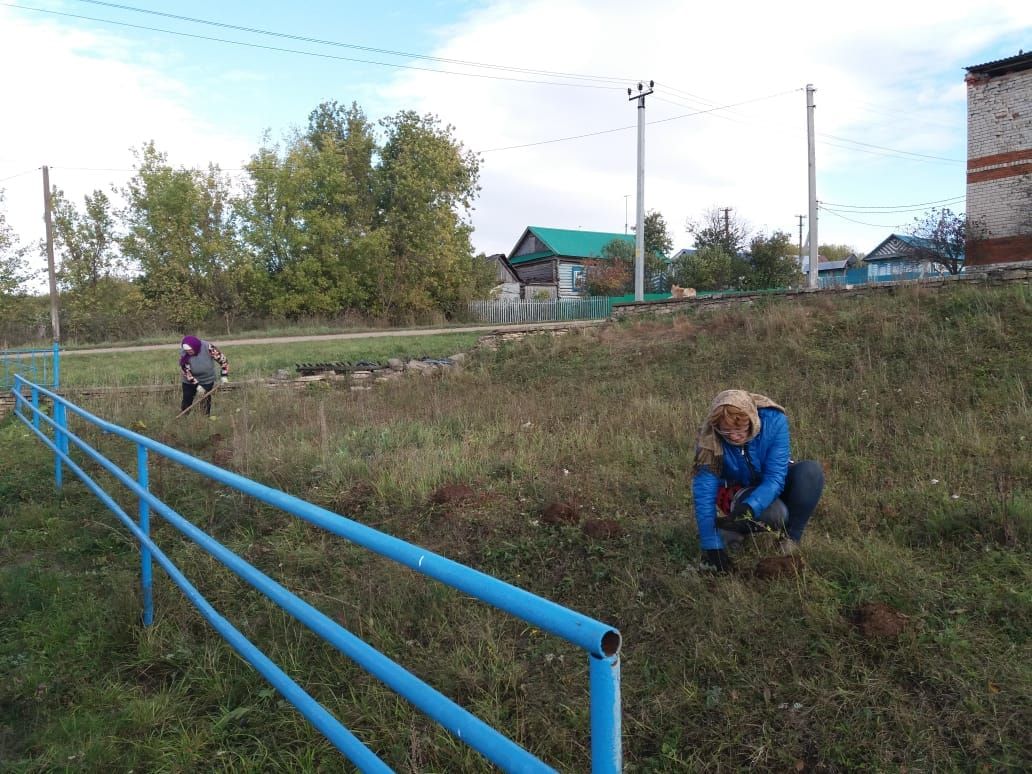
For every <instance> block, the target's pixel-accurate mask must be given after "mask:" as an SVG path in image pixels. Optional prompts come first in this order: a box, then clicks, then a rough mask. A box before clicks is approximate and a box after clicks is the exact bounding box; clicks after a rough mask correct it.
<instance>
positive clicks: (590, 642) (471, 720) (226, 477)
mask: <svg viewBox="0 0 1032 774" xmlns="http://www.w3.org/2000/svg"><path fill="white" fill-rule="evenodd" d="M15 382H16V383H15V389H14V394H15V400H16V403H17V405H16V413H17V415H18V417H19V418H20V419H21V420H22V421H23V422H24V423H25V424H26V425H27V426H28V427H29V428H30V429H31V430H32V431H33V432H34V433H35V434H36V435H37V436H38V437H39V438H40V439H41V440H42V441H43V442H44V443H45V444H46V445H47V446H48V447H49V448H50V449H51V450H52V451H54V454H55V459H56V462H55V480H56V483H57V486H59V487H60V485H61V479H60V466H61V464H62V463H64V464H65V465H67V466H68V468H69V470H71V471H72V472H73V473H75V474H76V475H77V476H78V477H79V478H80V479H82V480H83V482H84V483H85V484H86V485H87V487H88V488H89V489H90V491H92V492H93V493H94V494H96V495H97V497H98V498H99V499H100V500H101V501H102V502H103V503H104V504H105V505H106V506H107V507H108V508H109V509H111V510H112V511H113V512H114V513H115V514H116V516H118V518H119V519H120V520H121V521H122V522H123V523H124V524H126V526H127V527H128V528H129V529H130V531H131V532H132V534H133V535H134V536H135V537H136V538H137V539H138V540H139V541H140V547H141V591H142V597H143V622H144V624H145V625H149V624H150V623H151V622H152V620H153V607H152V605H153V603H152V590H151V584H152V579H151V563H152V559H153V560H154V561H157V562H158V564H159V565H161V566H162V567H163V568H164V569H165V570H166V572H168V573H169V576H170V577H171V578H172V580H173V582H174V583H176V584H177V585H178V586H179V587H180V588H181V589H182V590H183V592H184V593H185V594H186V596H187V598H188V599H189V600H190V601H191V602H192V603H193V604H194V605H195V606H196V607H197V608H198V610H199V611H200V612H201V614H202V615H203V616H204V617H205V619H207V620H208V621H209V622H210V623H211V624H212V626H213V627H214V628H215V629H216V631H218V632H219V633H220V634H221V635H222V636H223V637H224V638H225V639H226V640H227V641H228V642H229V644H230V646H231V647H233V649H234V650H236V651H237V653H239V654H240V655H241V656H242V657H243V658H244V659H245V660H246V661H248V663H250V664H252V665H253V666H254V667H255V668H256V669H257V670H258V671H259V672H260V673H261V674H262V675H263V676H264V677H265V678H266V679H267V680H268V681H269V682H270V683H271V684H272V685H273V686H274V687H275V688H276V689H277V690H278V691H279V692H280V693H281V695H283V697H284V698H285V699H287V700H288V701H290V702H291V704H293V705H294V706H295V707H297V708H298V710H299V711H300V712H301V714H302V715H303V716H304V717H305V718H307V719H308V720H309V721H310V722H311V723H312V724H313V725H315V726H316V727H317V728H318V729H319V730H320V731H321V732H322V733H323V734H324V735H325V736H326V738H327V739H329V740H330V742H331V743H333V744H334V746H335V747H337V749H338V750H340V752H341V753H343V754H344V755H345V756H346V757H347V758H348V759H349V760H351V761H352V762H353V763H354V764H355V765H357V766H358V767H359V768H360V769H361V770H363V771H384V770H387V771H389V768H387V767H386V766H385V764H383V762H382V761H381V760H380V759H379V758H378V757H376V756H375V754H373V753H372V752H371V751H369V750H368V748H366V747H365V746H364V745H362V743H361V742H360V741H358V740H357V738H355V737H354V735H353V734H351V732H350V731H348V730H347V729H346V728H345V727H344V726H343V725H341V724H340V722H339V721H337V720H336V718H334V717H333V716H332V715H330V714H329V713H328V712H327V711H326V710H325V708H323V707H322V706H321V705H319V704H318V703H317V702H315V700H314V699H312V698H311V697H310V696H309V695H308V694H307V693H306V692H305V691H304V690H303V689H302V688H301V687H300V686H298V685H297V684H296V683H294V682H293V681H292V680H291V679H290V678H289V677H287V676H286V675H285V674H284V673H283V672H282V671H281V670H279V668H278V667H277V666H276V665H275V664H273V663H272V662H271V661H269V660H268V658H267V657H266V656H265V655H264V654H263V653H262V652H261V651H260V650H259V649H258V648H257V647H256V646H254V645H253V644H252V643H251V642H249V641H248V640H247V639H246V638H245V637H244V636H243V635H242V634H240V632H239V631H237V630H236V629H235V628H234V627H233V626H232V625H231V624H230V623H229V622H228V621H226V620H225V619H224V618H222V617H221V616H220V615H219V614H218V612H217V611H215V610H214V608H212V607H211V605H210V604H209V603H208V602H207V601H206V600H205V599H204V598H203V597H202V596H201V595H200V594H199V593H198V592H197V590H196V589H195V588H194V587H193V586H192V585H190V583H189V581H188V580H187V579H186V578H185V577H184V576H182V574H181V573H180V572H179V570H178V569H176V568H175V566H174V565H172V563H171V562H170V561H169V560H168V558H167V557H166V556H165V554H163V553H162V552H161V550H160V548H158V546H156V545H155V544H154V543H153V542H152V540H151V539H150V534H149V532H150V530H149V517H150V514H151V513H156V514H158V515H160V516H161V517H162V518H163V519H164V520H165V521H166V522H168V523H169V524H170V525H172V526H173V527H175V528H176V529H177V530H179V531H180V532H181V533H182V534H183V535H185V536H186V537H187V538H189V539H190V540H192V541H193V542H194V543H195V544H196V545H198V546H199V547H201V548H202V549H204V550H205V551H207V552H208V553H209V554H210V555H211V556H213V557H215V558H216V559H218V560H219V561H220V562H222V564H224V565H225V566H226V567H227V568H229V569H230V570H232V571H233V572H234V573H235V574H236V575H237V576H238V577H240V578H241V579H242V580H244V581H246V582H248V583H249V584H251V586H253V587H254V588H256V589H257V590H259V591H261V592H262V593H263V594H265V595H266V596H267V597H268V598H269V599H270V600H272V601H273V602H275V603H276V604H277V605H279V606H280V607H281V608H282V609H283V610H284V611H286V612H288V613H289V614H290V615H292V616H293V617H294V618H295V619H296V620H298V621H299V622H301V623H302V624H304V625H305V626H307V627H308V628H309V629H311V630H312V631H313V632H315V633H316V634H318V635H319V636H321V637H322V638H323V639H324V640H326V641H327V642H329V643H330V644H332V645H333V646H334V647H336V648H337V649H338V650H339V651H340V652H341V653H343V654H344V655H346V656H348V657H349V658H351V659H352V660H354V661H355V662H356V663H358V664H359V665H360V666H362V667H363V668H364V669H365V670H366V671H367V672H369V673H370V674H372V675H374V676H375V677H377V678H378V679H380V680H381V681H382V682H383V683H384V684H386V685H387V686H389V687H390V688H392V689H393V690H394V691H395V692H397V693H398V694H399V695H401V696H403V697H405V698H406V699H408V700H409V701H410V702H411V703H412V704H413V705H414V706H416V707H417V708H419V709H420V710H421V711H422V712H424V714H426V715H428V716H429V717H431V718H433V719H434V720H436V721H437V722H438V723H440V724H441V725H442V726H443V727H444V728H445V729H446V730H447V731H448V732H449V733H451V734H453V735H454V736H455V737H456V738H458V739H459V740H460V741H462V742H464V743H466V744H468V745H469V746H470V747H472V748H473V749H475V750H477V751H478V752H480V753H481V754H482V755H484V756H485V757H486V758H488V759H489V760H490V761H492V762H493V763H495V764H496V765H498V766H499V767H500V768H502V769H503V770H505V771H514V772H538V771H553V769H552V768H551V767H549V766H548V765H547V764H545V763H543V762H542V761H541V760H540V759H538V758H536V757H535V756H533V755H532V754H531V753H530V752H528V751H527V750H525V749H524V748H522V747H520V746H519V745H517V744H516V743H515V742H513V741H512V740H511V739H509V738H508V737H506V736H504V735H503V734H501V733H499V732H498V731H497V730H495V729H494V728H492V727H490V726H488V725H487V724H486V723H484V722H483V721H481V720H480V719H479V718H477V717H476V716H474V715H472V714H470V713H469V712H467V711H466V710H465V709H463V708H462V707H460V706H459V705H458V704H456V703H455V702H453V701H452V700H451V699H449V698H447V697H446V696H444V695H443V694H441V693H439V692H438V691H436V690H435V689H434V688H432V687H431V686H429V685H428V684H426V683H425V682H423V681H422V680H420V679H419V678H418V677H416V676H415V675H413V674H412V673H410V672H408V671H407V670H406V669H404V668H403V667H401V666H400V665H398V664H397V663H396V662H394V661H392V660H391V659H389V658H388V657H387V656H384V655H383V654H382V653H380V652H379V651H378V650H376V649H375V648H373V647H372V646H370V645H368V644H367V643H365V642H364V641H363V640H361V639H359V638H358V637H356V636H355V635H354V634H352V633H351V632H349V631H348V630H346V629H345V628H344V627H342V626H341V625H340V624H338V623H337V622H336V621H334V620H332V619H331V618H329V617H328V616H326V615H325V614H323V613H322V612H320V611H319V610H317V609H316V608H314V607H312V606H311V605H309V604H308V603H307V602H305V601H304V600H302V599H300V598H299V597H297V596H296V595H295V594H293V593H292V592H291V591H289V590H287V589H286V588H284V587H283V586H281V585H280V584H279V583H277V582H276V581H274V580H273V579H272V578H270V577H268V576H267V575H265V574H264V573H262V572H261V571H260V570H258V569H257V568H255V567H254V566H252V565H251V564H249V563H248V562H246V561H245V560H244V559H242V558H241V557H239V556H238V555H236V554H235V553H233V552H232V551H230V550H229V549H228V548H226V547H225V546H223V545H222V544H221V543H219V542H218V541H216V540H215V539H214V538H212V537H211V536H210V535H208V534H207V533H205V532H204V531H203V530H201V529H199V528H198V527H196V526H194V525H193V524H192V523H190V522H189V521H187V520H186V519H185V518H183V517H182V516H181V515H180V514H179V513H177V512H176V511H175V510H173V509H172V508H171V507H169V506H168V505H167V504H165V503H164V502H163V501H161V500H159V499H158V498H157V497H155V496H154V495H153V494H152V493H151V492H150V491H149V489H148V472H147V471H148V451H150V452H154V453H157V454H160V455H161V456H163V457H165V458H166V459H169V460H171V461H173V462H176V463H178V464H180V465H182V466H183V467H185V468H187V469H190V470H192V471H194V472H197V473H200V474H201V475H204V476H206V477H207V478H209V479H211V480H213V481H218V482H219V483H222V484H224V485H226V486H229V487H232V488H234V489H236V490H238V491H240V492H243V493H244V494H247V495H249V496H252V497H254V498H256V499H258V500H260V501H262V502H264V503H267V504H269V505H273V506H275V507H277V508H280V509H281V510H284V511H286V512H288V513H290V514H292V515H294V516H297V517H299V518H301V519H304V520H305V521H307V522H309V523H311V524H314V525H316V526H319V527H322V528H323V529H325V530H327V531H329V532H331V533H333V534H335V535H339V536H340V537H344V538H346V539H348V540H351V541H352V542H354V543H357V544H359V545H361V546H364V547H365V548H367V549H369V550H371V551H374V552H375V553H378V554H380V555H381V556H385V557H387V558H389V559H393V560H394V561H397V562H399V563H401V564H404V565H406V566H407V567H409V568H411V569H413V570H415V571H416V572H419V573H422V574H424V575H428V576H430V577H431V578H434V579H436V580H438V581H440V582H442V583H445V584H446V585H448V586H451V587H452V588H455V589H458V590H459V591H463V592H465V593H466V594H469V595H470V596H472V597H475V598H477V599H479V600H481V601H483V602H486V603H488V604H491V605H494V606H495V607H498V608H500V609H502V610H505V611H506V612H509V613H511V614H512V615H514V616H516V617H518V618H521V619H522V620H524V621H526V622H528V623H531V624H533V625H535V626H537V627H538V628H540V629H543V630H545V631H549V632H551V633H553V634H555V635H556V636H559V637H562V638H563V639H565V640H567V641H568V642H570V643H572V644H574V645H577V646H578V647H580V648H582V649H583V650H585V651H587V654H588V674H589V685H590V694H591V697H590V704H591V720H590V723H591V751H592V755H591V757H592V771H593V772H616V771H619V770H620V768H621V765H622V751H621V742H620V728H621V723H620V657H619V650H620V634H619V632H617V631H616V630H615V629H613V628H612V627H610V626H608V625H606V624H604V623H601V622H599V621H595V620H594V619H591V618H588V617H587V616H584V615H582V614H580V613H577V612H575V611H572V610H569V609H568V608H565V607H562V606H560V605H557V604H555V603H554V602H551V601H549V600H546V599H543V598H542V597H539V596H537V595H535V594H531V593H530V592H527V591H524V590H523V589H519V588H517V587H515V586H512V585H510V584H508V583H505V582H503V581H500V580H498V579H497V578H493V577H491V576H489V575H485V574H484V573H481V572H478V571H476V570H473V569H471V568H469V567H466V566H465V565H461V564H458V563H457V562H453V561H451V560H450V559H446V558H444V557H442V556H439V555H437V554H434V553H433V552H430V551H427V550H425V549H423V548H420V547H419V546H415V545H412V544H410V543H406V542H405V541H403V540H399V539H398V538H395V537H392V536H390V535H387V534H385V533H382V532H379V531H377V530H374V529H372V528H370V527H366V526H364V525H362V524H359V523H357V522H354V521H352V520H350V519H346V518H344V517H343V516H340V515H339V514H336V513H333V512H332V511H328V510H326V509H324V508H320V507H319V506H316V505H313V504H312V503H309V502H306V501H304V500H301V499H299V498H297V497H294V496H293V495H289V494H287V493H285V492H282V491H280V490H277V489H273V488H271V487H267V486H265V485H263V484H259V483H257V482H255V481H252V480H250V479H248V478H245V477H243V476H240V475H238V474H236V473H232V472H230V471H228V470H224V469H222V468H219V467H217V466H215V465H212V464H210V463H208V462H205V461H203V460H199V459H196V458H194V457H192V456H190V455H188V454H185V453H183V452H181V451H178V450H177V449H173V448H171V447H169V446H165V445H164V444H161V443H158V442H157V441H154V440H152V439H150V438H147V437H146V436H142V435H139V434H138V433H134V432H132V431H131V430H126V429H125V428H123V427H120V426H119V425H115V424H112V423H110V422H107V421H106V420H103V419H101V418H99V417H97V416H94V415H93V414H91V413H89V412H88V411H85V410H84V409H82V408H80V407H79V406H76V405H75V404H73V403H70V402H69V401H67V400H65V399H64V398H61V397H60V396H59V395H57V394H55V393H53V392H51V391H49V390H47V389H45V388H43V387H41V386H40V385H38V384H34V383H31V382H28V381H26V380H25V379H23V378H21V377H20V376H16V377H15ZM23 388H28V390H29V391H30V399H26V398H25V397H24V396H23V395H22V390H23ZM41 395H42V396H44V397H47V398H49V399H50V400H51V401H52V403H53V405H54V412H53V414H54V416H53V418H51V417H49V416H47V415H46V414H45V413H44V412H42V411H41V410H40V409H39V397H40V396H41ZM25 411H29V412H30V413H31V414H32V419H31V421H30V420H29V419H28V418H27V417H26V416H25V413H24V412H25ZM67 411H70V412H71V413H72V414H74V415H76V416H78V417H80V418H82V419H84V420H86V421H87V422H89V423H90V424H92V425H94V426H96V427H98V428H100V429H101V430H103V431H104V432H106V433H109V434H112V435H115V436H119V437H121V438H124V439H125V440H128V441H131V442H133V443H134V444H136V452H137V454H136V467H137V471H136V476H135V478H134V477H133V476H130V475H129V474H128V473H126V472H125V471H123V470H122V469H121V468H119V467H118V465H116V464H115V463H113V462H111V461H110V460H108V459H107V458H106V457H104V456H103V455H102V454H100V453H99V452H98V451H97V450H95V449H94V448H93V447H91V446H90V445H89V444H87V443H86V442H85V441H83V440H82V439H81V438H79V437H78V436H77V435H76V434H75V433H73V432H71V431H70V430H69V429H68V424H67V413H66V412H67ZM41 419H42V421H43V422H44V423H45V425H46V426H47V429H50V430H51V431H52V435H53V438H51V437H50V436H48V434H47V433H46V432H45V431H44V430H42V429H40V427H39V425H38V422H39V420H41ZM69 442H71V443H73V444H75V446H76V447H77V448H78V449H80V450H81V451H82V452H83V453H85V454H86V455H87V456H88V457H90V458H91V459H93V460H94V461H95V462H97V463H98V464H99V465H100V466H101V467H102V468H104V469H105V470H106V471H107V472H109V473H110V474H111V475H112V476H114V477H115V478H116V479H117V480H118V481H119V482H120V483H122V484H123V485H124V486H125V487H126V488H127V489H129V490H130V491H131V492H133V493H134V494H135V495H136V496H137V497H138V499H139V512H138V515H139V524H138V525H137V524H136V523H134V522H133V521H132V519H131V518H129V516H127V515H126V514H125V512H124V511H123V510H122V509H121V508H120V507H119V506H118V505H117V503H115V502H114V500H113V499H112V498H111V497H110V495H108V494H107V493H106V492H105V491H104V490H103V489H102V488H101V487H100V486H99V485H97V484H96V483H95V482H94V481H93V479H92V478H90V477H89V475H88V474H87V473H86V472H85V471H83V469H82V468H81V467H79V466H78V465H77V464H76V463H75V462H74V461H73V460H72V458H71V457H70V455H69V451H68V450H69Z"/></svg>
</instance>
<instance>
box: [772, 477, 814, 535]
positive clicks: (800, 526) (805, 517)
mask: <svg viewBox="0 0 1032 774" xmlns="http://www.w3.org/2000/svg"><path fill="white" fill-rule="evenodd" d="M823 491H824V468H822V467H821V464H820V463H819V462H814V461H813V460H800V461H799V462H795V463H792V464H791V465H789V466H788V475H787V476H786V477H785V491H783V492H782V493H781V497H779V498H778V499H779V500H781V502H783V503H784V504H785V508H786V510H788V519H787V522H788V523H787V524H786V525H785V531H786V532H788V536H789V537H790V538H792V540H795V541H796V542H799V540H800V539H802V537H803V530H804V529H806V525H807V523H808V522H809V521H810V517H811V516H813V512H814V511H815V510H817V502H818V501H819V500H820V499H821V492H823Z"/></svg>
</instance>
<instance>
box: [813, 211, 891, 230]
mask: <svg viewBox="0 0 1032 774" xmlns="http://www.w3.org/2000/svg"><path fill="white" fill-rule="evenodd" d="M819 209H820V211H821V212H826V213H828V214H829V215H834V216H835V217H836V218H841V219H842V220H848V221H849V222H850V223H857V224H859V225H861V226H871V227H872V228H889V229H893V228H899V224H898V223H897V224H895V225H886V224H884V223H867V222H866V221H862V220H856V219H855V218H848V217H846V216H845V215H843V214H842V213H840V212H836V211H835V210H829V209H828V208H827V207H820V208H819Z"/></svg>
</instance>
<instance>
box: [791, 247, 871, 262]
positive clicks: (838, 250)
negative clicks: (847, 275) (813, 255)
mask: <svg viewBox="0 0 1032 774" xmlns="http://www.w3.org/2000/svg"><path fill="white" fill-rule="evenodd" d="M796 249H797V250H798V246H797V248H796ZM817 254H818V255H819V256H820V257H821V258H823V259H824V260H826V261H844V260H846V258H848V257H849V256H851V255H859V253H858V252H857V249H856V248H855V247H853V246H852V245H821V246H820V247H818V248H817Z"/></svg>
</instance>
